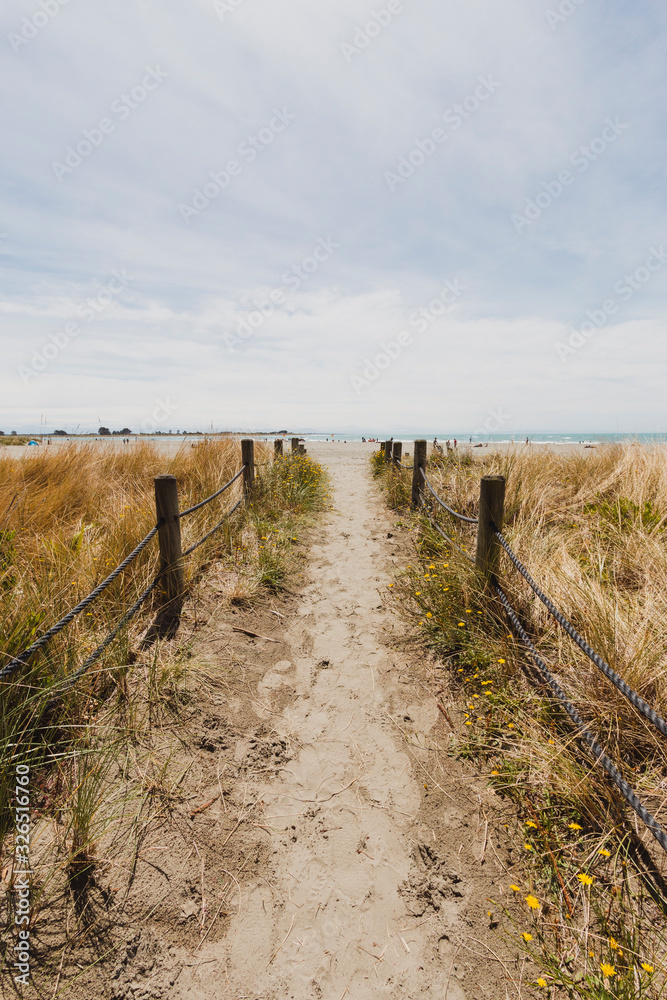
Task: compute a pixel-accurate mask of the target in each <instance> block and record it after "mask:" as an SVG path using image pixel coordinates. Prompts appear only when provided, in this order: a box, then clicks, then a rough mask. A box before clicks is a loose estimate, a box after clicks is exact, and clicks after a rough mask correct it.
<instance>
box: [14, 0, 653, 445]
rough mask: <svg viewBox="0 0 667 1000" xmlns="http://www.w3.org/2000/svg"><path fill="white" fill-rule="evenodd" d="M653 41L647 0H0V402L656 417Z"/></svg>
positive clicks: (86, 418) (464, 418) (252, 418)
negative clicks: (636, 0)
mask: <svg viewBox="0 0 667 1000" xmlns="http://www.w3.org/2000/svg"><path fill="white" fill-rule="evenodd" d="M666 39H667V10H666V9H665V8H664V5H661V4H659V3H658V2H657V0H655V2H654V0H647V2H644V3H641V4H631V3H629V2H611V3H610V2H608V3H606V4H604V6H603V4H602V2H601V0H579V2H576V0H559V2H554V0H547V2H545V3H542V2H541V0H531V2H528V0H506V2H505V3H503V4H502V5H499V4H492V3H490V2H489V0H465V2H448V3H444V4H443V3H442V2H437V0H368V2H367V0H354V2H353V0H319V2H318V3H317V4H314V3H312V0H310V2H307V0H286V2H285V3H283V4H275V3H272V2H270V0H232V2H225V0H217V2H212V0H191V2H190V3H188V4H185V3H176V2H175V0H162V2H160V3H157V2H156V0H133V2H131V3H130V2H125V0H117V2H115V3H114V4H113V5H111V4H103V3H101V2H99V0H88V2H84V0H69V2H67V3H65V4H61V3H60V2H59V0H35V2H32V0H30V2H28V0H25V2H24V0H7V2H6V3H5V4H3V7H2V12H1V13H0V46H1V47H2V60H1V61H0V65H1V70H0V72H1V73H2V83H3V93H4V94H5V95H6V96H5V101H4V102H3V105H2V108H1V109H0V116H1V118H2V135H3V139H4V141H3V144H2V153H1V154H0V155H1V156H2V160H3V184H2V194H1V197H2V204H1V206H0V233H1V234H2V235H1V236H0V258H1V260H2V265H3V268H2V288H1V301H0V329H1V333H2V338H3V344H2V352H3V359H4V365H3V368H2V374H1V376H0V377H1V380H2V381H1V385H0V388H1V390H2V393H1V398H2V402H1V404H0V427H1V428H2V429H4V430H6V431H7V430H9V429H13V428H16V429H18V430H21V429H28V428H38V427H39V425H40V419H41V418H42V415H43V416H44V419H45V422H46V426H47V428H53V427H66V428H67V429H73V428H74V427H76V426H79V427H81V428H85V429H89V428H96V427H97V426H98V425H99V423H103V424H106V425H108V426H110V427H114V428H120V427H122V426H124V425H126V424H127V425H129V426H130V427H132V429H141V428H142V427H143V428H145V429H150V428H151V427H152V426H158V427H159V428H161V429H169V427H173V428H177V427H184V426H186V427H189V428H193V429H194V428H197V427H200V428H206V427H209V426H210V425H211V424H213V426H214V427H216V428H219V429H226V428H229V429H236V428H239V429H240V428H245V429H249V428H266V429H272V428H281V427H288V428H303V427H310V428H321V429H323V430H331V431H333V430H336V431H341V430H342V431H344V430H348V431H351V430H354V429H359V430H361V431H364V430H365V431H368V432H369V433H372V431H373V430H374V429H381V428H384V429H388V430H391V429H392V428H394V427H396V428H402V429H404V430H406V431H411V430H414V431H419V430H424V431H426V430H429V429H438V430H442V431H446V430H447V429H448V428H449V429H452V430H456V431H458V432H471V433H472V432H473V431H475V430H479V429H481V428H484V427H486V429H488V430H498V431H502V432H505V431H507V432H508V433H514V432H518V433H521V432H535V431H538V430H547V431H549V430H551V431H566V432H567V431H577V430H581V431H583V430H587V431H617V430H622V431H642V430H645V431H656V430H659V431H666V430H667V426H666V425H667V420H666V416H667V412H666V411H667V405H666V404H665V402H664V397H665V394H664V385H665V374H666V372H665V367H666V365H665V351H664V346H663V345H664V333H663V329H664V319H665V311H666V308H665V307H666V290H667V227H666V225H665V223H666V221H667V206H666V204H665V202H666V195H665V185H664V162H665V122H664V110H663V109H664V93H665V83H666V81H665V75H666V73H667V69H666V66H667V60H665V41H666ZM213 177H217V180H213ZM661 240H665V243H664V244H663V243H662V242H661ZM452 290H453V291H452ZM489 421H491V423H492V424H493V426H491V425H489ZM494 422H495V423H494ZM496 425H498V426H496Z"/></svg>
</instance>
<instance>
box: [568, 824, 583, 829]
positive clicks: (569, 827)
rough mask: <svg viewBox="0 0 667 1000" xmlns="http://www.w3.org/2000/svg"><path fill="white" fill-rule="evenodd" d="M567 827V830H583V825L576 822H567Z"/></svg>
mask: <svg viewBox="0 0 667 1000" xmlns="http://www.w3.org/2000/svg"><path fill="white" fill-rule="evenodd" d="M567 828H568V830H583V826H579V824H578V823H568V824H567Z"/></svg>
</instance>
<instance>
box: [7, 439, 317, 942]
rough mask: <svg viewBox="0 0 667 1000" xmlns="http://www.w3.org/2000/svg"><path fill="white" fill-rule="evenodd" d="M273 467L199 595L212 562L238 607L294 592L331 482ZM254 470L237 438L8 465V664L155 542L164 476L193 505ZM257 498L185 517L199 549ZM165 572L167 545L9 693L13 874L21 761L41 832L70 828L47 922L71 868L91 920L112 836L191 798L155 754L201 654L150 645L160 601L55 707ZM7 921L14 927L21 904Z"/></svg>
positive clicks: (81, 908)
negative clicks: (71, 679)
mask: <svg viewBox="0 0 667 1000" xmlns="http://www.w3.org/2000/svg"><path fill="white" fill-rule="evenodd" d="M271 457H272V456H271V455H270V454H269V451H268V449H266V448H264V447H262V446H260V447H257V446H256V448H255V460H256V462H257V463H258V469H257V472H258V473H259V476H258V479H257V481H256V486H255V489H254V492H253V495H252V497H251V498H250V502H249V503H248V504H247V505H246V506H244V507H243V508H241V510H239V512H238V513H237V514H235V515H234V517H233V519H232V520H231V521H230V522H229V523H228V524H226V525H225V526H224V527H223V528H222V529H221V530H220V531H219V532H217V533H216V534H215V535H214V536H213V537H212V538H211V540H210V541H209V542H207V543H206V544H205V545H203V546H202V547H201V548H200V549H198V550H197V551H196V552H195V553H193V555H192V556H191V557H189V558H188V560H187V562H186V580H187V582H188V585H190V584H193V583H194V582H196V581H198V582H201V580H202V576H203V573H204V571H205V570H206V568H207V566H208V565H209V564H210V563H211V561H212V560H215V561H216V562H217V563H218V564H220V565H221V568H222V571H223V575H224V577H225V579H226V580H227V581H228V587H227V592H226V593H225V594H223V595H222V596H221V599H222V600H223V601H224V600H225V598H226V600H227V601H228V602H229V603H238V602H239V601H249V600H252V598H253V597H254V596H255V595H257V594H261V592H262V590H264V591H265V590H266V589H269V590H273V591H275V590H279V589H280V588H281V587H282V586H283V584H284V582H286V581H288V580H289V576H290V573H291V572H292V570H293V564H294V562H295V559H294V556H293V551H294V547H295V543H296V542H297V540H298V535H299V533H300V531H301V530H302V529H303V527H304V525H305V524H306V523H307V521H308V519H309V518H310V517H311V516H312V515H313V514H315V513H316V512H317V511H318V510H320V509H322V508H323V507H324V505H325V503H326V497H327V489H326V480H325V473H324V471H323V470H322V469H321V467H320V466H318V465H317V464H316V463H314V462H312V461H311V460H310V459H307V458H304V457H291V456H290V457H286V458H284V459H282V458H281V459H280V460H278V461H277V462H275V463H270V464H267V463H269V460H270V458H271ZM240 464H241V459H240V447H239V444H238V442H236V441H233V440H229V439H226V440H223V441H220V440H203V441H201V442H198V443H197V444H196V446H194V447H191V446H190V444H189V443H188V444H186V445H185V446H183V448H181V450H180V451H179V452H178V453H176V454H173V455H169V454H165V453H164V452H163V451H161V450H160V449H159V448H157V447H155V446H152V445H150V444H147V443H144V442H141V443H137V444H136V445H134V446H132V447H128V448H118V447H116V446H113V445H112V446H109V445H106V444H102V445H100V444H87V445H84V446H78V445H65V446H62V447H59V448H54V449H51V450H49V451H48V452H46V453H45V452H38V451H35V452H34V453H32V452H31V453H29V454H28V455H26V456H25V457H24V458H22V459H19V460H16V459H10V458H3V457H2V456H0V623H1V626H2V650H1V652H2V660H0V662H3V663H4V662H7V660H8V659H9V658H10V657H11V656H12V655H16V654H18V653H20V652H21V651H22V650H23V649H24V648H25V647H26V646H27V645H29V644H30V642H31V641H33V640H34V639H35V638H36V637H37V636H38V635H40V634H42V633H43V632H44V631H45V630H46V629H47V628H48V627H49V626H50V625H52V624H53V623H54V622H55V621H57V620H58V619H59V618H60V617H61V616H62V615H63V614H64V613H65V612H66V611H68V610H69V609H70V608H71V607H73V606H74V605H75V604H76V603H77V601H78V600H80V599H81V598H82V597H84V596H85V595H86V594H87V593H89V592H90V590H92V589H93V587H94V586H95V585H96V584H98V583H99V582H100V581H101V580H102V579H104V577H105V576H106V575H107V574H108V573H109V571H110V570H111V569H112V568H113V567H114V566H116V565H117V564H118V563H119V562H120V561H121V560H122V559H123V558H124V557H125V556H126V555H127V554H128V553H129V552H130V551H131V550H132V549H133V548H134V547H135V546H136V543H137V542H138V541H139V540H140V539H141V538H142V537H143V536H145V535H146V534H147V533H148V532H149V531H150V529H151V528H152V527H153V525H154V524H155V502H154V492H153V477H154V476H155V475H157V474H160V473H171V474H173V475H175V476H176V478H177V480H178V484H179V497H180V506H181V509H185V508H186V507H188V506H190V505H192V504H194V503H196V502H198V501H200V500H202V499H204V498H205V497H206V496H208V495H210V494H211V493H213V492H214V491H215V490H216V489H217V488H219V486H220V485H222V484H223V483H225V482H226V481H227V480H228V479H230V478H231V476H232V475H233V474H234V473H235V472H236V471H237V470H238V468H239V467H240ZM241 492H242V487H241V482H240V481H238V482H237V483H235V484H234V486H233V487H231V488H230V490H229V491H227V492H226V493H224V494H223V495H222V497H220V498H219V499H216V500H215V501H213V502H212V503H211V504H209V505H208V506H206V507H205V508H203V509H202V510H200V511H198V512H196V513H194V514H193V515H190V516H188V517H187V518H185V519H184V520H183V522H182V528H183V547H184V548H186V547H187V546H189V545H190V544H191V543H193V542H194V541H196V540H197V539H199V538H201V537H202V536H203V535H204V534H205V533H206V532H207V531H208V530H210V529H211V528H212V527H213V526H214V525H215V524H216V523H217V522H218V521H219V520H220V519H221V518H222V516H223V514H224V512H225V511H227V510H228V509H229V508H230V507H231V506H232V505H233V503H235V502H236V500H237V499H238V498H239V497H240V496H241ZM157 568H158V545H157V540H154V541H153V542H152V543H151V544H150V545H149V546H148V547H147V549H146V550H144V552H143V553H142V554H141V555H140V556H139V557H138V558H137V560H136V561H135V562H134V563H133V564H132V566H131V567H130V568H129V569H128V570H127V571H126V572H125V574H124V575H123V577H122V578H121V579H119V580H118V581H116V582H115V583H114V584H113V585H112V587H110V588H109V590H108V591H106V592H105V593H104V594H103V595H102V596H101V597H100V598H99V599H98V600H97V601H96V602H95V603H94V604H93V605H92V606H91V607H90V614H86V613H84V614H83V615H81V616H80V617H78V618H77V619H75V620H74V621H73V622H72V623H71V624H70V625H69V627H68V628H66V629H65V631H64V632H63V633H61V635H59V636H57V637H55V638H54V639H53V640H52V641H51V642H50V643H49V644H48V645H47V646H46V647H45V648H44V649H43V650H40V651H39V652H38V653H37V654H35V656H34V657H33V659H32V661H31V663H30V665H29V667H27V668H23V669H19V670H18V671H16V672H15V673H14V674H13V675H12V677H11V678H10V679H9V680H6V681H4V682H2V684H1V687H2V690H1V691H0V694H1V695H2V698H1V699H0V847H1V848H2V855H3V859H2V863H1V864H0V870H2V871H4V872H5V873H6V872H7V871H9V872H10V873H11V870H12V858H13V847H12V844H11V842H10V838H9V837H8V834H9V833H10V832H11V829H12V826H13V823H12V812H11V809H10V805H11V799H12V798H13V788H14V784H15V782H14V769H15V765H16V764H17V763H21V764H28V765H29V766H30V776H31V806H32V819H33V822H34V823H36V824H37V826H38V827H39V828H44V829H46V828H47V827H49V824H51V827H50V828H53V829H55V830H56V833H57V836H56V837H55V839H53V840H52V842H51V841H50V842H49V844H48V845H47V847H43V848H42V849H41V851H40V853H39V855H38V856H37V860H38V864H39V878H38V879H36V881H34V883H33V892H32V905H33V919H35V920H37V919H38V915H39V912H40V910H42V909H44V908H45V907H47V906H48V901H49V899H50V898H51V894H52V892H53V891H55V890H54V889H53V887H54V886H56V885H61V883H62V877H61V876H62V873H63V871H64V872H66V874H67V883H68V886H69V891H70V892H71V894H72V896H73V899H74V904H75V909H76V912H77V915H78V917H79V918H80V921H83V923H84V924H85V922H86V920H87V919H88V918H87V917H86V916H85V914H86V907H87V906H88V897H89V893H88V889H89V888H90V885H91V878H92V874H93V873H94V871H95V867H96V865H97V864H98V863H99V860H100V859H99V857H98V856H97V851H98V844H99V843H100V840H101V839H102V838H104V837H106V839H107V840H108V831H109V829H110V828H112V829H113V830H114V836H115V837H116V838H119V837H120V838H121V839H122V838H127V837H128V836H129V837H130V838H132V837H133V836H135V835H136V831H134V832H133V830H132V829H130V828H129V827H128V823H130V826H131V823H132V822H133V821H132V816H135V818H136V816H137V815H139V813H141V810H142V809H144V805H145V801H144V800H146V796H147V797H148V800H150V801H152V800H153V799H155V801H156V802H159V803H161V804H162V805H164V804H165V802H167V800H168V799H169V796H171V795H173V794H177V793H176V792H175V791H174V789H175V788H176V787H177V784H178V782H176V784H174V781H175V780H176V779H175V778H174V776H173V775H171V774H169V773H168V771H169V761H168V760H162V759H161V758H160V755H159V754H157V760H155V759H154V755H153V750H152V749H150V750H148V749H146V748H147V747H153V746H154V744H155V741H156V739H157V738H158V736H159V734H160V733H161V732H162V727H163V725H164V726H167V727H172V728H173V727H174V726H175V725H177V720H178V717H179V712H180V710H181V708H182V705H183V703H184V700H186V701H187V700H189V699H191V698H192V697H193V693H192V691H191V690H190V685H189V681H188V660H187V655H186V653H184V652H183V650H182V649H181V648H180V646H179V643H178V642H176V643H173V644H171V643H160V642H158V643H157V644H156V645H154V646H152V647H150V648H147V649H142V638H143V637H144V636H145V634H146V632H147V628H148V626H149V624H150V622H151V620H152V618H153V617H154V609H153V608H151V607H150V602H148V603H147V605H146V606H145V610H143V611H142V612H141V613H140V614H139V615H138V616H137V618H136V619H134V620H133V621H132V622H131V623H130V625H129V626H128V628H127V629H126V631H125V632H124V633H122V634H121V635H120V636H119V637H118V639H117V640H116V641H115V642H114V643H113V644H112V645H111V646H110V647H109V648H108V650H107V651H106V652H105V654H104V655H103V657H102V658H101V659H100V660H99V661H98V662H97V664H95V666H94V667H93V669H92V670H91V671H90V672H89V673H88V674H87V675H86V676H85V677H83V678H81V680H80V682H78V683H77V685H76V687H75V688H74V690H72V691H71V692H70V693H68V694H67V695H66V696H64V697H63V698H62V699H61V700H59V701H58V702H57V703H56V704H55V706H54V705H53V703H52V695H53V691H54V689H55V688H57V686H58V685H59V684H60V682H61V681H62V680H63V678H65V677H67V675H68V674H70V673H71V672H72V671H73V670H74V669H75V668H76V667H78V666H79V665H80V664H81V662H82V661H83V660H84V659H85V657H86V656H87V655H88V654H89V653H90V652H91V651H92V650H94V649H95V648H96V647H97V646H98V645H99V644H100V642H101V640H102V639H103V638H104V636H105V635H106V634H107V632H108V631H110V629H111V628H112V627H113V626H114V625H115V624H116V623H117V621H118V620H119V618H120V617H121V615H122V614H123V612H124V611H125V610H126V609H127V607H128V606H129V605H131V604H132V603H133V602H134V600H135V599H136V597H137V595H138V594H139V593H140V592H141V591H142V590H143V589H144V588H145V587H146V585H147V583H148V582H149V581H150V580H151V579H152V578H153V576H154V574H155V572H156V570H157ZM142 748H143V749H142ZM142 759H146V760H148V761H150V767H149V768H148V770H147V776H146V791H145V795H143V796H142V797H140V799H139V800H138V802H137V801H135V799H136V790H133V791H128V789H130V786H131V785H132V782H131V781H130V778H129V775H130V771H132V773H134V772H135V771H136V769H137V767H138V766H139V764H138V763H137V761H139V762H140V761H141V760H142ZM130 760H131V761H133V762H134V763H133V765H132V767H131V768H130V765H129V764H128V761H130ZM156 768H157V770H156ZM160 769H162V770H160ZM149 771H150V773H148V772H149ZM126 778H127V780H126ZM132 780H133V781H134V778H133V779H132ZM179 780H180V779H179ZM135 784H136V782H135ZM126 786H127V787H126ZM128 796H129V798H128ZM165 796H166V798H165ZM137 809H138V810H139V812H137ZM149 813H150V810H149ZM59 873H60V874H59ZM12 877H13V876H12V875H11V874H10V876H9V878H10V880H11V878H12ZM6 901H7V902H8V903H10V901H11V896H10V894H7V896H6ZM6 915H7V919H8V920H9V921H11V920H13V911H12V907H11V905H8V907H7V910H6Z"/></svg>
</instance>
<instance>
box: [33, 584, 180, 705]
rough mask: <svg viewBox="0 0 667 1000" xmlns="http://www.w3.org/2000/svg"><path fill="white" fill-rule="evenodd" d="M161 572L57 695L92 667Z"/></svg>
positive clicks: (137, 608) (72, 685) (132, 616)
mask: <svg viewBox="0 0 667 1000" xmlns="http://www.w3.org/2000/svg"><path fill="white" fill-rule="evenodd" d="M162 572H163V571H162ZM162 572H160V573H158V574H157V576H156V577H155V578H154V579H153V581H152V583H150V584H149V585H148V587H146V589H145V590H144V592H143V593H142V594H141V595H140V597H139V598H138V599H137V600H136V601H135V603H134V604H133V605H132V607H131V608H130V609H129V610H128V611H126V612H125V614H124V615H123V617H122V618H121V619H120V621H119V622H118V624H117V625H116V627H115V628H114V629H113V630H112V631H111V632H109V635H108V636H107V637H106V639H105V640H104V642H102V643H101V644H100V645H99V646H98V647H97V649H96V650H95V652H94V653H91V654H90V656H89V657H88V659H87V660H85V662H84V663H82V664H81V666H80V667H79V668H78V669H77V670H75V671H74V673H73V674H72V675H71V676H70V677H68V678H67V680H66V681H64V682H63V684H62V686H61V687H60V688H59V689H58V688H56V690H57V692H58V695H60V694H64V693H65V692H66V691H69V690H70V689H71V688H72V687H74V684H75V683H76V681H78V680H79V678H80V677H82V676H83V675H84V674H85V673H86V672H87V671H88V670H90V668H91V667H92V665H93V663H95V662H96V661H97V660H99V658H100V656H101V655H102V653H103V652H104V651H105V649H107V647H108V646H110V645H111V643H112V642H113V641H114V639H115V638H116V636H117V635H118V633H119V632H120V631H121V629H122V628H123V627H124V626H125V625H127V623H128V622H129V621H130V620H131V619H132V618H134V616H135V615H136V613H137V611H138V610H139V608H140V607H141V606H142V604H144V602H145V601H146V599H147V598H148V597H149V595H150V594H151V593H152V592H153V590H154V589H155V587H156V585H157V583H158V581H159V580H160V577H161V576H162ZM51 704H52V702H49V705H51Z"/></svg>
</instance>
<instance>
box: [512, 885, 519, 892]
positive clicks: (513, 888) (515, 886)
mask: <svg viewBox="0 0 667 1000" xmlns="http://www.w3.org/2000/svg"><path fill="white" fill-rule="evenodd" d="M510 889H511V890H512V892H521V886H520V885H511V886H510Z"/></svg>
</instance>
